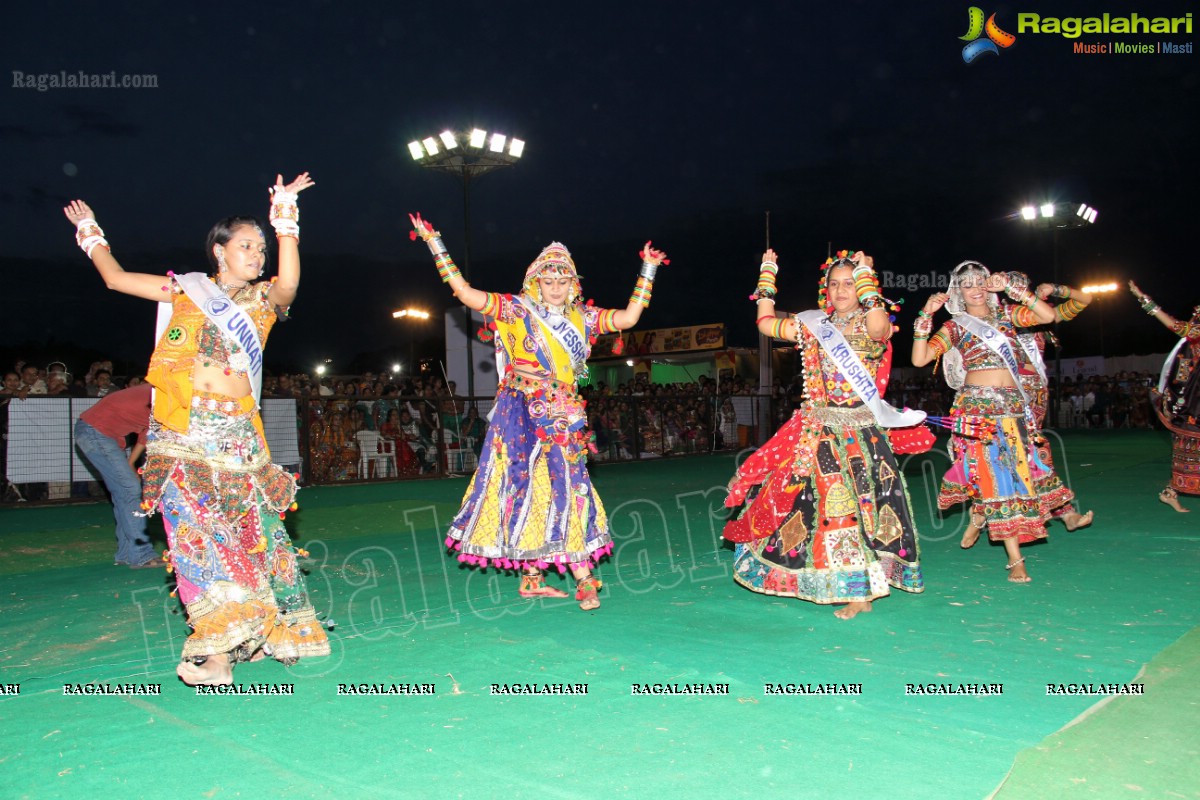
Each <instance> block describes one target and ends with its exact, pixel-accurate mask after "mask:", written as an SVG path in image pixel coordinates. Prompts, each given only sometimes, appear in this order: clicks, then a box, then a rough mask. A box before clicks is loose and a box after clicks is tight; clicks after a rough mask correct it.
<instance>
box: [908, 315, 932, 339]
mask: <svg viewBox="0 0 1200 800" xmlns="http://www.w3.org/2000/svg"><path fill="white" fill-rule="evenodd" d="M932 333H933V315H932V314H930V313H929V312H928V311H926V310H925V309H923V308H922V309H921V310H920V311H918V312H917V321H916V322H915V323H913V341H914V342H927V341H929V335H930V334H932Z"/></svg>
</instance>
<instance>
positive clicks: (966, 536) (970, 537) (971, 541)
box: [958, 515, 983, 550]
mask: <svg viewBox="0 0 1200 800" xmlns="http://www.w3.org/2000/svg"><path fill="white" fill-rule="evenodd" d="M982 530H983V517H977V516H975V515H971V523H970V524H969V525H967V529H966V530H965V531H963V538H962V541H961V542H960V543H959V545H958V546H959V547H961V548H962V549H963V550H970V549H971V548H972V547H974V546H975V543H976V542H977V541H979V533H980V531H982Z"/></svg>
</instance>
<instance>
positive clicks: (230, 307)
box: [63, 173, 329, 685]
mask: <svg viewBox="0 0 1200 800" xmlns="http://www.w3.org/2000/svg"><path fill="white" fill-rule="evenodd" d="M312 185H313V183H312V181H311V180H310V179H309V177H308V173H304V174H302V175H300V176H298V177H297V178H296V179H295V180H294V181H292V182H291V183H290V184H288V185H286V186H285V185H284V184H283V176H279V177H278V178H277V179H276V185H275V187H274V188H273V189H272V193H271V212H270V220H271V225H272V226H274V228H275V232H276V235H277V238H278V241H279V275H278V278H272V279H271V280H269V281H258V280H257V279H258V278H260V277H261V276H262V274H263V271H264V270H265V268H266V265H267V246H266V242H265V241H264V238H263V232H262V229H261V228H260V227H259V225H258V223H257V222H256V221H255V220H254V219H253V218H252V217H229V218H227V219H224V220H221V221H220V222H218V223H217V224H216V225H215V226H213V228H212V230H211V231H210V232H209V234H208V241H207V251H208V259H209V262H210V264H211V266H212V269H213V275H212V276H211V277H209V276H206V275H204V274H203V273H199V272H195V273H189V274H186V275H177V274H175V273H172V272H168V273H167V277H166V278H163V277H162V276H160V275H148V274H142V273H131V272H126V271H125V270H124V269H122V267H121V265H120V264H118V263H117V261H116V259H115V258H113V256H112V254H111V252H110V251H109V246H108V242H107V241H106V240H105V239H104V232H103V231H102V230H101V229H100V226H99V225H97V223H96V219H95V216H94V215H93V214H92V210H91V209H90V208H89V207H88V206H87V204H86V203H84V202H83V201H81V200H76V201H74V202H72V203H71V205H69V206H67V207H66V208H65V209H63V211H64V213H65V214H66V216H67V219H69V220H70V221H71V222H72V223H73V224H74V225H75V226H76V241H77V242H78V243H79V245H80V247H81V248H83V251H84V252H85V253H87V255H88V257H89V258H91V259H92V263H93V264H94V265H95V266H96V269H97V270H98V271H99V272H100V276H101V277H102V278H104V282H105V284H106V285H107V286H108V287H109V288H110V289H113V290H116V291H119V292H122V293H124V294H130V295H133V296H135V297H141V298H144V299H146V300H153V301H156V302H158V303H159V304H160V305H159V332H158V340H157V345H156V346H155V348H154V354H153V356H151V360H150V371H149V373H148V375H147V380H148V381H149V383H151V384H152V385H153V386H154V389H155V393H154V402H153V406H152V419H151V422H150V430H149V434H148V441H147V446H146V465H145V467H144V468H143V484H144V488H143V502H142V508H143V509H144V510H145V511H146V512H148V513H153V512H154V511H155V510H156V509H157V510H160V511H161V512H162V514H163V524H164V527H165V528H166V531H167V542H168V544H169V546H170V550H169V551H168V553H167V558H168V563H169V565H170V566H169V567H168V569H169V570H173V571H174V573H175V576H176V586H177V589H178V592H179V597H180V600H182V601H183V604H184V606H185V607H186V609H187V615H188V624H189V625H190V626H191V627H192V634H191V635H190V636H189V637H188V638H187V640H186V641H185V642H184V645H183V656H182V661H181V663H180V664H179V666H178V667H177V668H176V673H177V674H178V675H179V677H180V678H181V679H182V680H183V681H184V682H185V683H187V684H190V685H195V684H209V685H220V684H229V683H232V681H233V667H234V665H235V664H237V663H239V662H242V661H255V660H258V659H259V658H262V657H264V656H268V655H269V656H271V657H273V658H275V659H277V660H278V661H281V662H283V663H284V664H292V663H294V662H295V661H296V660H297V659H300V658H305V657H309V656H321V655H327V654H328V653H329V641H328V639H327V638H326V635H325V631H324V630H323V628H322V627H321V625H320V623H319V622H318V621H317V618H316V614H315V612H314V610H313V607H312V603H311V602H310V601H309V598H308V592H307V590H306V588H305V583H304V578H303V576H302V575H301V574H300V570H299V567H298V566H297V564H296V560H297V554H298V553H300V554H302V553H303V551H298V550H297V549H296V548H295V547H293V545H292V543H291V540H290V539H289V537H288V534H287V531H286V530H285V529H284V526H283V521H282V520H283V515H284V512H285V511H286V510H287V509H288V508H289V507H294V506H293V499H294V497H295V494H296V481H295V478H294V477H293V476H292V475H289V474H287V473H286V472H284V471H283V470H282V469H280V468H279V467H278V466H276V465H274V464H272V463H271V460H270V454H269V452H268V451H267V443H266V437H265V435H264V433H263V427H262V420H261V419H260V417H259V414H258V403H259V396H260V392H261V386H262V350H263V347H264V345H265V344H266V340H267V335H268V333H269V332H270V330H271V327H272V326H273V325H274V324H275V320H276V318H277V316H278V317H280V318H283V317H285V316H286V314H287V310H288V308H289V306H291V304H292V302H293V301H294V300H295V297H296V291H297V289H298V288H299V285H300V252H299V237H300V226H299V212H298V211H297V207H296V195H297V193H298V192H300V191H303V190H304V189H307V188H308V187H309V186H312Z"/></svg>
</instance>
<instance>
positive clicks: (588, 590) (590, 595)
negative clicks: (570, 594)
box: [575, 575, 604, 611]
mask: <svg viewBox="0 0 1200 800" xmlns="http://www.w3.org/2000/svg"><path fill="white" fill-rule="evenodd" d="M603 585H604V584H602V583H601V582H600V580H599V579H598V578H597V577H596V576H595V575H588V576H587V577H586V578H581V579H580V581H579V583H578V584H576V586H575V599H576V600H578V601H579V607H580V608H582V609H583V610H584V611H591V610H593V609H596V608H599V607H600V598H599V597H597V596H596V594H597V592H599V591H600V587H601V586H603Z"/></svg>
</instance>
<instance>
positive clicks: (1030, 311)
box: [987, 272, 1054, 328]
mask: <svg viewBox="0 0 1200 800" xmlns="http://www.w3.org/2000/svg"><path fill="white" fill-rule="evenodd" d="M987 289H988V291H989V292H1004V293H1005V294H1006V295H1008V299H1009V300H1012V301H1013V302H1014V303H1017V304H1018V305H1020V306H1023V307H1024V309H1025V310H1024V311H1022V310H1021V309H1020V308H1018V309H1015V311H1014V313H1013V317H1012V321H1013V324H1014V325H1016V326H1017V327H1020V328H1029V327H1033V326H1034V325H1045V324H1047V323H1050V322H1054V309H1053V308H1051V307H1050V304H1049V303H1047V302H1046V301H1044V300H1040V299H1038V296H1037V295H1036V294H1035V293H1033V292H1031V291H1030V290H1029V278H1027V277H1026V276H1025V275H1023V274H1022V273H1020V272H996V273H993V274H992V275H991V276H990V277H989V278H988V282H987Z"/></svg>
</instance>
